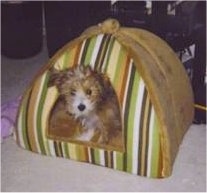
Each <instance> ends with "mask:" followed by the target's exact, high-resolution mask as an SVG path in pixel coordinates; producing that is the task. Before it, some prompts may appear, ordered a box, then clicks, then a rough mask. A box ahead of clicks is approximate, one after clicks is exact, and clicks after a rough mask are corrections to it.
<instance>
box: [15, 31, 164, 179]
mask: <svg viewBox="0 0 207 193" xmlns="http://www.w3.org/2000/svg"><path fill="white" fill-rule="evenodd" d="M79 64H82V65H91V66H92V67H94V68H96V69H99V70H101V71H103V72H105V73H107V74H108V75H109V77H110V79H111V82H112V85H113V87H114V89H115V91H116V93H117V97H118V100H119V104H120V112H121V116H122V125H123V132H124V137H125V144H124V145H125V151H123V152H119V151H111V150H107V149H100V148H92V147H89V146H84V145H80V144H76V143H70V142H63V141H57V140H51V139H49V138H47V136H46V133H47V128H48V117H49V114H50V111H51V109H52V107H53V105H54V103H55V101H56V99H57V97H58V92H57V89H56V88H55V87H51V88H48V87H47V82H48V78H49V75H48V71H46V72H45V73H44V74H42V75H41V76H39V77H38V78H37V80H36V82H35V83H34V85H33V86H32V87H31V88H30V89H28V91H27V92H26V94H25V96H24V99H23V101H22V104H21V107H20V111H19V116H18V120H17V131H16V140H17V142H18V143H19V145H20V146H22V147H23V148H25V149H28V150H31V151H34V152H37V153H42V154H45V155H51V156H58V157H64V158H69V159H74V160H78V161H83V162H89V163H92V164H97V165H102V166H106V167H109V168H114V169H117V170H121V171H127V172H130V173H133V174H137V175H142V176H148V177H160V176H161V174H160V171H161V170H162V155H161V151H160V138H159V123H158V120H157V115H156V113H155V111H154V108H153V105H152V103H151V101H150V97H149V94H148V91H147V89H146V87H145V84H144V82H143V79H142V78H141V77H140V75H139V73H138V71H137V70H136V68H135V65H134V62H133V59H132V58H131V57H130V56H129V54H128V52H127V50H126V49H125V48H124V47H122V46H121V45H120V43H119V42H118V41H116V40H115V39H114V37H112V36H110V35H104V34H100V35H98V36H95V37H92V38H89V39H87V40H85V41H83V42H82V43H80V44H78V45H76V46H75V47H74V48H73V49H71V50H65V51H64V52H63V53H62V55H60V57H59V59H58V60H57V61H56V63H55V68H57V69H66V68H68V67H71V66H75V65H79Z"/></svg>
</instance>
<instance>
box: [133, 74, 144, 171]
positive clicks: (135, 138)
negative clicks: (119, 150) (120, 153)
mask: <svg viewBox="0 0 207 193" xmlns="http://www.w3.org/2000/svg"><path fill="white" fill-rule="evenodd" d="M143 94H144V82H143V80H142V79H141V78H140V81H139V89H138V92H137V95H138V97H137V101H136V109H135V116H134V128H133V145H132V152H133V153H132V173H133V174H137V170H138V156H139V155H138V148H139V126H140V117H141V110H142V100H143ZM135 117H136V118H135Z"/></svg>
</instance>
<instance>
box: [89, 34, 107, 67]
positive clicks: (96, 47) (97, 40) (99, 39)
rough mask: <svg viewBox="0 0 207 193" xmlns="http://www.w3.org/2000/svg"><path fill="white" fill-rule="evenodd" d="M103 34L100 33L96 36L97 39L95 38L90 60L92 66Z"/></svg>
mask: <svg viewBox="0 0 207 193" xmlns="http://www.w3.org/2000/svg"><path fill="white" fill-rule="evenodd" d="M103 36H104V35H103V34H100V35H98V36H97V39H96V43H95V47H94V49H93V54H92V57H91V61H90V65H91V66H92V67H93V68H94V66H95V62H96V58H97V55H98V51H99V48H100V45H101V41H102V39H103Z"/></svg>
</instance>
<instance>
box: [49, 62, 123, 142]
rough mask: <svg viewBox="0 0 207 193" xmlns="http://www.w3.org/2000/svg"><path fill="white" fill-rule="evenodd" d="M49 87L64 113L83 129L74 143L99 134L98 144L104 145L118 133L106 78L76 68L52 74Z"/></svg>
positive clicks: (115, 105)
mask: <svg viewBox="0 0 207 193" xmlns="http://www.w3.org/2000/svg"><path fill="white" fill-rule="evenodd" d="M49 86H56V87H57V89H58V91H59V94H60V97H61V99H62V100H63V101H64V106H65V110H66V112H67V113H69V114H70V116H72V117H73V118H74V119H75V120H76V121H77V122H78V124H80V125H81V126H82V131H81V133H80V134H79V135H78V136H76V139H77V140H81V141H90V140H91V139H92V138H93V136H94V135H95V134H97V133H99V136H100V137H99V139H98V142H99V143H102V144H107V143H108V142H109V140H110V139H111V138H112V137H114V136H116V135H117V132H119V133H120V131H121V118H120V112H119V104H118V101H117V97H116V93H115V91H114V89H113V87H112V85H111V82H110V80H109V78H108V76H107V75H106V74H103V73H100V72H97V71H96V70H92V68H91V67H90V66H84V65H79V66H77V67H73V68H69V69H66V70H63V71H58V70H55V69H54V68H53V69H52V70H51V76H50V79H49Z"/></svg>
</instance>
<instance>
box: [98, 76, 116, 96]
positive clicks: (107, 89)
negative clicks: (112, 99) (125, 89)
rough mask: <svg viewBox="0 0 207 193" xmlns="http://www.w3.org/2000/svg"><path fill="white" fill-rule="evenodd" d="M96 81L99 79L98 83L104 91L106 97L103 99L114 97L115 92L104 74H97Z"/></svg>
mask: <svg viewBox="0 0 207 193" xmlns="http://www.w3.org/2000/svg"><path fill="white" fill-rule="evenodd" d="M98 79H99V82H101V85H102V88H103V91H104V92H103V94H104V95H106V96H104V97H108V96H111V95H114V93H115V91H114V88H113V86H112V84H111V81H110V78H109V77H108V76H107V75H106V74H104V73H99V75H98Z"/></svg>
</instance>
